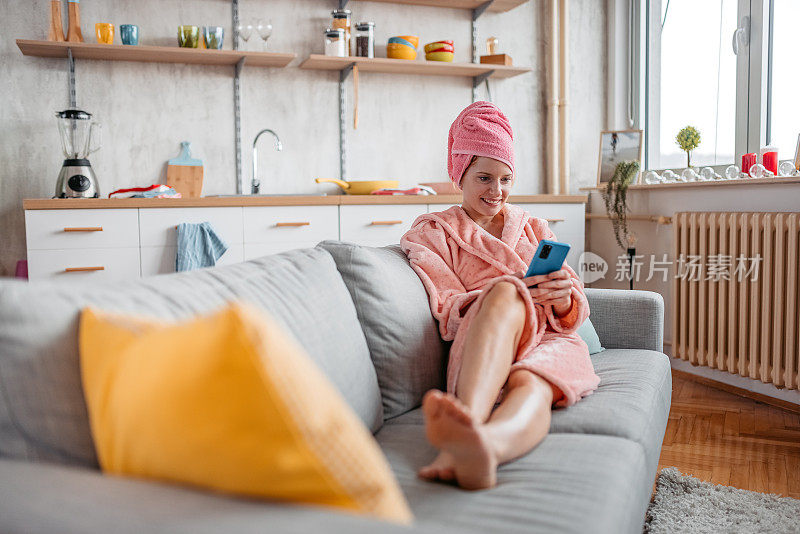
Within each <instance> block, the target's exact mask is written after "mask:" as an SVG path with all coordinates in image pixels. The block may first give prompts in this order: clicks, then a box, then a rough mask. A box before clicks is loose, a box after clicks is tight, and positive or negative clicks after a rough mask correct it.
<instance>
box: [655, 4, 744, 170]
mask: <svg viewBox="0 0 800 534" xmlns="http://www.w3.org/2000/svg"><path fill="white" fill-rule="evenodd" d="M737 2H738V0H704V1H702V2H697V1H696V0H669V1H667V0H664V1H663V2H661V4H662V5H661V9H660V12H661V17H660V18H661V25H660V27H659V26H658V25H656V27H654V28H652V27H651V29H650V31H651V35H653V34H654V36H655V38H656V39H660V43H659V45H660V46H659V47H658V52H660V54H659V55H658V57H656V55H655V53H651V54H649V57H650V61H651V64H650V70H651V72H653V69H654V68H657V69H658V71H657V72H658V76H657V77H654V78H653V79H651V83H652V82H655V83H657V86H656V87H655V89H656V90H657V91H658V94H659V97H658V98H653V93H652V87H653V86H652V85H651V98H650V99H649V102H650V103H651V107H650V110H649V111H650V113H649V116H650V126H651V128H657V130H658V131H657V134H656V135H652V136H651V137H650V140H651V143H653V146H652V147H651V150H650V157H651V158H652V160H651V161H650V162H649V163H651V165H650V166H651V167H654V168H673V167H685V166H686V164H687V161H686V153H685V152H683V151H682V150H681V148H680V147H679V146H678V145H677V143H676V142H675V136H676V135H677V134H678V132H679V131H680V130H681V128H683V127H685V126H688V125H691V126H694V127H695V128H697V129H698V130H700V134H701V141H700V145H699V146H698V147H697V148H696V149H695V150H694V151H693V152H692V164H693V165H695V166H699V165H722V164H730V163H731V162H732V161H733V159H734V151H735V143H736V136H735V129H736V55H735V54H734V53H733V50H732V47H731V38H730V36H731V35H732V34H733V31H734V30H735V29H736V15H737V9H738V5H737ZM654 3H655V2H654ZM654 52H655V51H654Z"/></svg>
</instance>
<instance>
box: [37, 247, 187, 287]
mask: <svg viewBox="0 0 800 534" xmlns="http://www.w3.org/2000/svg"><path fill="white" fill-rule="evenodd" d="M173 266H174V264H173ZM139 276H140V271H139V247H123V248H88V249H60V250H58V249H55V250H37V249H29V250H28V278H29V279H30V280H45V279H49V280H63V281H65V282H70V283H72V282H96V281H106V280H125V279H131V278H139Z"/></svg>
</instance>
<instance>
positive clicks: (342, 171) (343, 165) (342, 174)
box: [339, 62, 356, 180]
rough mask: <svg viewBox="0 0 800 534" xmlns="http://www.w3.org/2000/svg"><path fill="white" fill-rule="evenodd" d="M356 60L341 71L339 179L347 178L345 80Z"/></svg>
mask: <svg viewBox="0 0 800 534" xmlns="http://www.w3.org/2000/svg"><path fill="white" fill-rule="evenodd" d="M355 65H356V64H355V62H353V63H350V64H349V65H347V66H346V67H345V68H343V69H342V70H341V71H339V179H340V180H346V179H347V142H346V141H347V125H346V123H345V117H344V115H345V110H346V108H347V101H346V98H345V96H346V95H345V90H344V82H345V81H347V78H348V77H349V76H350V73H351V72H353V67H354V66H355Z"/></svg>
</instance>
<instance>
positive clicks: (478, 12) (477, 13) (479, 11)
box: [340, 0, 494, 22]
mask: <svg viewBox="0 0 800 534" xmlns="http://www.w3.org/2000/svg"><path fill="white" fill-rule="evenodd" d="M340 1H341V0H340ZM493 3H494V0H489V1H488V2H484V3H482V4H481V5H479V6H478V7H476V8H475V9H473V10H472V21H473V22H474V21H476V20H478V18H480V16H481V15H483V13H484V12H485V11H486V10H487V9H489V6H491V5H492V4H493Z"/></svg>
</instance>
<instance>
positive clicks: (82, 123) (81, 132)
mask: <svg viewBox="0 0 800 534" xmlns="http://www.w3.org/2000/svg"><path fill="white" fill-rule="evenodd" d="M56 118H57V119H58V131H59V133H60V134H61V147H62V148H63V150H64V158H65V159H64V164H63V165H62V166H61V172H60V173H58V183H57V184H56V198H98V197H99V196H100V189H99V187H98V185H97V177H96V176H95V174H94V171H93V170H92V166H91V164H90V163H89V160H88V159H86V158H88V157H89V154H91V153H92V152H96V151H97V150H98V149H99V148H100V145H99V144H98V146H96V147H92V145H91V143H92V133H93V131H94V130H95V128H97V130H98V132H99V129H100V125H99V124H97V123H96V122H94V121H92V120H91V119H92V114H91V113H87V112H85V111H83V110H80V109H65V110H64V111H57V112H56Z"/></svg>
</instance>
